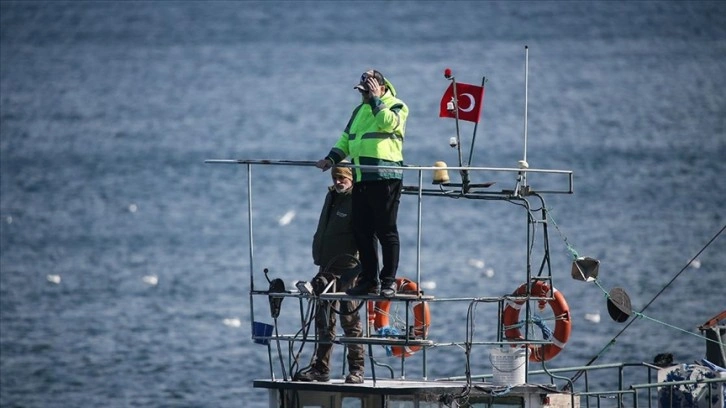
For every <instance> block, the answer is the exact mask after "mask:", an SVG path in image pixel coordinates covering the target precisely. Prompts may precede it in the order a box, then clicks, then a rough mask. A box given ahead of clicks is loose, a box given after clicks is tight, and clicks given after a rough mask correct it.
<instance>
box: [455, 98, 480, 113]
mask: <svg viewBox="0 0 726 408" xmlns="http://www.w3.org/2000/svg"><path fill="white" fill-rule="evenodd" d="M461 96H462V97H467V98H468V99H469V107H468V108H466V109H464V108H462V107H461V104H459V110H460V111H462V112H471V111H472V110H474V107H475V106H476V102H474V95H472V94H470V93H464V94H461Z"/></svg>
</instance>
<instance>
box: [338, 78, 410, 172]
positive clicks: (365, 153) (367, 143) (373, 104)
mask: <svg viewBox="0 0 726 408" xmlns="http://www.w3.org/2000/svg"><path fill="white" fill-rule="evenodd" d="M386 88H387V89H386V93H385V94H383V95H381V97H380V98H376V97H373V98H371V99H370V100H369V102H368V103H361V104H360V105H358V106H357V107H356V108H355V110H353V114H352V115H351V116H350V120H349V121H348V125H346V127H345V130H344V131H343V134H342V135H341V136H340V139H338V142H337V143H336V144H335V146H333V148H332V149H331V150H330V153H328V156H327V158H328V159H330V160H331V161H332V162H333V163H335V164H337V163H339V162H340V161H342V160H343V159H345V158H346V157H350V159H351V162H352V163H353V164H356V165H372V166H398V167H403V137H404V134H405V133H406V118H408V106H406V104H405V103H403V101H401V100H400V99H398V98H396V90H395V89H394V88H393V86H392V85H391V83H390V82H388V80H386ZM402 178H403V170H397V169H353V180H354V181H355V182H360V181H371V180H384V179H402Z"/></svg>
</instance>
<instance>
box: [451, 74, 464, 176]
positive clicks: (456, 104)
mask: <svg viewBox="0 0 726 408" xmlns="http://www.w3.org/2000/svg"><path fill="white" fill-rule="evenodd" d="M451 83H452V84H453V86H454V119H455V120H456V149H457V150H458V151H459V167H461V165H462V162H461V138H460V137H459V94H458V92H456V77H454V76H452V77H451Z"/></svg>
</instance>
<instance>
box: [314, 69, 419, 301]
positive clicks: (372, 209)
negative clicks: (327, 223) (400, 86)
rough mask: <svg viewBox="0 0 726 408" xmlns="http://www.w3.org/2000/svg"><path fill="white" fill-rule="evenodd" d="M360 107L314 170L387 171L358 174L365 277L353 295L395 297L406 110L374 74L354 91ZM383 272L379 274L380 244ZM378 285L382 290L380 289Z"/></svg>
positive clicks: (356, 204) (357, 218) (356, 211)
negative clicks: (349, 166)
mask: <svg viewBox="0 0 726 408" xmlns="http://www.w3.org/2000/svg"><path fill="white" fill-rule="evenodd" d="M354 88H355V89H357V90H358V91H359V92H360V93H361V95H362V102H361V104H360V105H358V106H357V107H356V108H355V109H354V110H353V113H352V114H351V117H350V120H348V124H347V125H346V127H345V130H344V131H343V134H342V135H341V136H340V139H338V142H337V143H336V144H335V146H333V148H332V149H330V152H329V153H328V155H327V156H326V157H325V158H324V159H321V160H318V162H317V163H316V166H317V167H318V168H320V169H323V171H325V170H328V169H329V168H331V167H332V166H333V165H335V164H337V163H339V162H341V161H342V160H344V159H345V158H346V157H350V159H351V161H352V162H353V164H355V165H366V166H386V167H387V168H365V169H360V168H358V169H354V175H355V177H354V181H355V184H354V185H353V231H354V233H355V240H356V244H357V245H358V251H359V252H360V262H361V267H362V272H361V274H360V276H359V277H358V283H357V284H356V285H355V286H354V287H352V288H350V289H348V290H347V293H348V294H350V295H364V294H368V293H374V294H378V293H379V290H380V294H382V295H383V296H387V297H390V296H393V295H395V294H396V271H397V270H398V258H399V253H400V242H399V238H398V225H397V218H398V205H399V202H400V200H401V188H402V179H403V170H399V169H396V168H391V167H403V138H404V133H405V131H406V119H407V118H408V106H406V104H405V103H403V101H401V100H400V99H398V98H397V97H396V90H395V88H394V87H393V85H391V83H390V82H389V81H388V80H387V79H386V78H385V77H384V76H383V74H381V73H380V72H378V71H376V70H368V71H366V72H364V73H363V75H362V76H361V79H360V82H359V83H358V85H356V86H355V87H354ZM379 241H380V243H381V254H382V256H383V267H382V269H381V270H380V274H379V273H378V266H379V264H378V242H379ZM379 285H380V286H379Z"/></svg>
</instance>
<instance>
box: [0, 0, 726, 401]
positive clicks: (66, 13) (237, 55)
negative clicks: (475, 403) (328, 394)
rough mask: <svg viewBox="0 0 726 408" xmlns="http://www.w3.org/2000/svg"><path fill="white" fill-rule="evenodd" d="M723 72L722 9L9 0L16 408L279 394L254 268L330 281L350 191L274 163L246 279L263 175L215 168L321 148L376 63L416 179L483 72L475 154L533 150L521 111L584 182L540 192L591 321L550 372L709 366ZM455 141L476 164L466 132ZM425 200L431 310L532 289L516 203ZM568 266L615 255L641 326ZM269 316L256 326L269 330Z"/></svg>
mask: <svg viewBox="0 0 726 408" xmlns="http://www.w3.org/2000/svg"><path fill="white" fill-rule="evenodd" d="M525 46H527V47H528V57H529V59H528V62H529V63H528V74H529V76H528V81H527V83H525ZM725 66H726V6H725V5H724V3H721V2H655V1H654V2H569V1H568V2H350V3H341V2H195V1H183V2H174V1H169V2H166V1H165V2H131V3H130V2H114V1H105V2H55V1H54V2H9V1H3V2H2V3H0V73H1V75H0V171H1V178H0V193H1V194H0V249H1V253H0V405H2V406H3V407H89V406H108V407H124V406H134V407H140V406H148V407H172V406H174V407H243V406H244V407H264V406H266V405H267V403H266V397H265V392H264V391H263V390H257V389H253V388H252V384H251V382H252V380H253V379H255V378H266V377H269V376H270V373H269V368H270V367H269V365H268V359H267V356H268V354H267V348H266V346H264V345H259V344H256V343H254V342H253V341H252V339H251V329H252V310H250V302H249V297H248V291H249V290H250V287H251V280H250V269H251V268H252V269H253V274H254V284H255V287H256V288H258V289H265V288H266V287H267V285H268V284H267V281H266V280H265V276H264V274H263V273H262V270H263V269H264V268H268V270H269V277H270V278H281V279H283V280H284V281H285V282H286V284H287V285H292V283H293V282H294V281H295V280H298V279H303V280H309V279H310V278H311V277H312V275H313V274H314V272H315V267H314V266H313V265H312V259H311V257H310V245H311V239H312V234H313V231H314V229H315V226H316V222H317V217H318V214H319V211H320V207H321V205H322V200H323V196H324V193H325V189H326V187H327V186H328V185H329V184H330V179H329V175H328V174H327V173H326V174H321V173H320V172H319V171H317V170H315V169H313V168H309V167H282V168H276V167H267V168H255V169H254V170H253V179H254V181H255V184H254V190H253V199H254V207H253V224H254V227H255V231H256V235H255V236H254V255H255V263H254V265H252V266H251V265H250V262H249V253H250V251H249V249H248V248H249V237H248V235H247V227H248V219H247V215H246V209H247V199H248V197H247V190H246V180H247V169H246V168H245V167H244V166H234V165H210V164H205V163H204V160H205V159H212V158H222V159H237V158H253V159H258V158H259V159H262V158H265V159H284V160H317V159H319V158H321V157H322V156H323V155H324V154H326V153H327V151H328V149H329V148H330V147H331V146H332V145H333V143H335V141H336V139H337V138H338V136H339V135H340V134H341V132H342V130H343V128H344V127H345V124H346V123H347V120H348V118H349V115H350V112H351V111H352V109H353V107H354V106H355V105H356V104H357V103H358V102H359V98H360V97H359V95H358V94H357V92H356V91H355V90H353V85H354V84H355V83H357V81H358V78H359V76H360V74H361V73H362V72H363V71H365V70H367V69H369V68H376V69H379V70H380V71H382V72H383V73H384V74H385V75H386V76H387V77H388V78H389V79H390V80H391V82H392V83H393V84H394V86H395V87H396V89H397V91H398V93H399V96H400V97H401V98H402V99H403V100H404V101H406V103H407V104H408V106H409V108H410V112H411V113H410V116H409V118H408V123H407V132H406V142H405V160H406V163H408V164H412V165H413V164H417V165H427V166H430V165H433V163H434V162H436V161H439V160H441V161H446V162H447V163H448V164H449V165H455V164H457V163H458V157H457V156H458V154H457V151H456V150H454V149H451V148H450V147H449V139H450V138H451V137H452V136H455V134H456V133H455V132H456V128H455V123H454V121H453V120H451V119H442V118H439V117H438V109H439V102H440V99H441V96H442V95H443V92H444V90H445V89H446V88H447V87H448V85H449V81H447V80H446V79H445V78H444V77H443V71H444V69H445V68H447V67H448V68H451V69H452V71H453V73H454V75H455V77H456V80H457V81H459V82H462V83H469V84H480V83H481V82H482V80H483V79H485V80H486V93H485V98H484V110H483V112H482V117H481V122H480V123H479V124H478V127H477V129H476V140H475V143H474V149H473V154H472V158H471V165H474V166H485V167H515V166H516V165H517V162H518V161H519V160H522V159H523V158H524V153H525V149H524V147H525V146H524V145H525V143H524V142H525V138H524V133H525V132H524V130H525V121H524V113H525V107H526V108H527V118H528V121H527V122H526V124H527V128H526V129H527V139H526V140H527V149H526V159H527V161H528V162H529V165H530V167H531V168H544V169H562V170H573V171H574V180H575V183H574V192H575V194H573V195H548V196H546V197H545V198H546V200H547V204H548V206H549V208H550V210H551V213H550V215H551V220H552V221H553V222H550V224H549V232H550V237H549V238H550V240H549V245H550V248H551V252H552V259H551V263H552V269H553V276H554V278H555V279H556V280H555V283H556V285H557V287H558V289H559V290H561V291H562V293H563V294H564V295H565V296H566V298H567V301H568V303H569V305H570V309H571V312H572V319H573V332H572V336H571V338H570V340H569V342H568V344H567V346H566V348H565V349H564V350H563V351H562V352H561V353H560V354H559V355H558V356H557V357H556V358H555V359H554V360H552V361H551V363H550V366H551V367H561V366H567V365H582V364H585V363H587V362H588V361H590V359H592V358H593V357H595V356H598V355H599V356H600V357H598V358H597V360H596V363H607V362H613V361H620V360H627V361H652V358H653V356H655V355H656V354H658V353H662V352H673V353H674V354H675V358H676V359H677V360H678V361H681V362H691V361H693V360H696V359H699V358H701V357H703V354H704V352H705V341H704V340H703V339H701V338H699V337H696V336H694V334H698V330H697V329H696V327H697V326H698V325H699V324H701V323H703V322H705V321H706V320H707V319H708V318H710V317H712V316H713V315H715V314H716V313H718V312H720V311H721V310H723V308H724V304H725V302H724V299H725V297H724V289H723V288H724V277H725V275H724V269H723V265H724V264H726V241H725V240H724V238H723V237H719V238H717V239H716V240H714V241H713V242H712V243H710V246H709V247H708V248H706V250H705V251H704V252H703V253H701V254H700V255H699V256H698V259H697V262H696V263H693V264H691V265H690V266H688V267H686V265H687V263H688V261H689V260H690V259H691V258H692V257H694V256H696V255H697V254H699V251H700V250H701V249H703V248H704V247H705V246H706V245H707V244H708V243H709V240H710V239H711V238H712V237H713V236H714V235H716V234H717V233H718V231H719V230H720V229H721V228H722V227H723V226H724V224H725V222H726V221H725V213H724V202H725V201H726V189H725V188H724V182H723V175H724V174H726V164H725V163H726V160H725V159H726V133H725V132H726V121H725V119H724V118H725V116H724V112H726V85H724V84H725V82H724V67H725ZM525 85H526V86H525ZM525 89H527V90H528V92H527V93H525ZM460 133H461V134H460V136H461V139H462V147H463V157H464V162H468V161H469V149H470V146H471V145H472V135H473V133H474V128H473V126H472V124H471V123H462V124H461V129H460ZM451 176H452V177H453V178H454V180H456V179H457V177H458V175H457V174H456V173H455V172H453V173H452V174H451ZM406 177H407V179H406V184H415V183H416V180H417V177H418V175H417V174H410V175H407V176H406ZM425 177H426V178H428V177H429V175H425ZM472 181H473V182H484V181H495V182H496V183H497V184H495V185H494V186H493V187H492V188H494V189H507V188H512V187H513V186H514V184H515V182H516V180H515V179H514V176H511V177H508V176H506V175H501V174H498V175H495V174H481V175H476V176H475V178H474V179H473V180H472ZM529 181H530V183H531V184H532V186H533V187H534V188H535V189H536V188H538V187H539V186H543V185H544V183H546V182H547V183H548V181H546V180H544V179H543V178H538V177H536V176H535V175H531V177H530V180H529ZM422 207H423V211H424V214H425V215H424V224H423V226H422V231H421V232H422V236H423V240H422V250H423V252H422V255H421V259H420V260H418V259H417V257H416V250H415V249H416V244H415V242H416V237H417V234H418V229H417V223H416V214H417V202H416V200H415V197H411V196H404V198H403V199H402V202H401V213H400V217H399V227H400V231H401V239H402V250H401V266H400V269H399V273H398V274H399V276H407V277H410V278H415V276H416V274H417V273H418V270H417V263H418V262H419V261H420V265H421V269H420V273H421V276H422V280H423V281H425V282H427V286H428V287H432V288H435V289H431V290H428V291H427V294H430V295H433V296H435V297H437V298H447V297H458V296H472V297H473V296H500V295H503V294H506V293H510V292H512V291H513V290H514V289H516V288H517V287H518V286H519V285H520V284H521V283H523V281H524V278H525V276H526V274H525V269H526V262H525V258H524V256H525V254H526V250H527V248H526V246H525V238H526V235H525V232H526V215H525V213H524V212H523V211H522V209H521V208H520V207H517V206H514V205H511V204H507V203H503V202H486V203H481V202H470V201H465V200H453V199H452V200H446V199H426V200H424V203H423V205H422ZM536 232H537V233H541V227H540V228H539V229H538V230H537V231H536ZM542 245H543V241H542V238H541V235H538V240H537V241H536V247H537V248H541V247H542ZM573 252H576V253H577V254H578V255H580V256H590V257H594V258H597V259H599V260H600V261H601V265H600V274H599V280H600V282H599V283H600V284H601V285H602V288H603V289H604V290H606V291H608V290H610V289H612V288H613V287H621V288H623V289H624V290H625V291H626V292H627V293H628V294H629V296H630V299H631V301H632V304H633V308H634V309H635V310H637V311H640V310H642V309H643V308H645V311H644V313H643V316H641V317H640V318H639V319H638V320H637V321H636V322H634V323H633V324H632V325H631V326H630V327H628V328H627V330H625V331H624V332H622V333H620V331H621V330H622V329H623V327H624V325H623V324H621V323H616V322H613V321H611V320H610V319H609V318H608V316H607V307H606V303H605V297H604V293H603V290H601V289H600V288H599V287H597V286H596V285H594V284H592V283H590V284H587V283H584V282H581V281H573V280H572V279H570V277H569V271H570V262H571V261H572V255H573ZM538 266H539V259H535V260H534V266H533V267H534V269H535V272H536V269H537V267H538ZM290 287H291V286H290ZM664 288H665V289H664ZM262 300H263V301H264V302H261V303H260V304H257V305H255V306H256V307H255V310H254V318H255V320H260V321H262V322H264V323H271V322H272V319H271V318H270V316H269V309H268V306H267V305H266V299H262ZM286 307H293V308H294V305H293V304H292V302H291V301H287V302H285V303H284V304H283V308H286ZM476 312H477V313H479V314H478V315H476V318H477V323H476V325H475V327H474V329H475V334H476V335H477V336H481V338H484V339H489V340H491V339H492V336H494V335H495V333H496V329H495V327H494V325H493V321H495V318H496V316H493V315H492V312H491V308H489V307H486V306H484V305H480V306H478V307H477V308H476ZM601 315H602V319H600V318H599V317H600V316H601ZM464 316H466V309H465V307H464V308H463V309H462V310H460V309H453V306H450V305H449V304H448V303H438V304H433V305H432V327H431V330H430V338H431V339H433V340H434V341H436V342H442V343H443V342H447V341H453V340H461V339H463V338H464V335H465V328H466V327H465V324H464ZM593 316H597V317H598V318H594V317H593ZM633 318H635V317H633ZM614 338H615V339H616V341H615V342H614V343H611V342H610V341H611V340H612V339H614ZM608 345H610V346H609V347H606V346H608ZM339 349H340V347H338V348H336V354H334V361H335V364H339V363H340V362H341V360H342V357H341V356H340V354H338V353H339V351H340V350H339ZM308 352H309V350H308ZM379 354H381V353H379ZM381 355H382V354H381ZM308 356H309V354H307V355H304V359H305V360H307V358H308ZM478 356H479V357H478V358H475V359H474V361H472V371H473V372H474V373H475V374H476V373H488V372H491V367H490V364H489V363H488V359H487V350H486V349H483V350H482V351H481V353H479V354H478ZM428 357H429V364H428V376H429V378H440V377H446V376H456V375H463V374H464V372H463V370H464V356H463V352H462V351H461V350H460V349H457V348H451V347H440V348H435V349H431V350H430V351H429V353H428ZM381 358H382V359H383V361H387V360H385V357H381ZM387 362H389V363H392V364H395V362H392V361H387ZM419 362H420V357H419V356H414V357H412V359H411V365H410V367H411V375H410V377H413V376H414V375H415V374H417V370H418V371H420V369H421V368H420V364H418V363H419ZM301 364H306V361H301ZM274 369H275V370H278V372H277V374H276V375H277V376H278V378H279V377H281V376H280V373H279V366H278V364H277V361H276V360H275V366H274ZM335 370H336V374H337V371H339V370H340V368H339V366H337V367H336V368H335ZM598 381H605V379H602V378H601V379H599V380H598Z"/></svg>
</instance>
